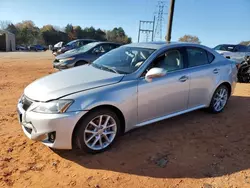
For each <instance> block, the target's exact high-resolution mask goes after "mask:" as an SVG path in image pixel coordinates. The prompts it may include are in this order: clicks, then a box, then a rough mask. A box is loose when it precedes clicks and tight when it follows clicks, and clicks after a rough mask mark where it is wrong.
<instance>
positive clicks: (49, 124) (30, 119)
mask: <svg viewBox="0 0 250 188" xmlns="http://www.w3.org/2000/svg"><path fill="white" fill-rule="evenodd" d="M17 113H18V119H19V123H20V124H21V126H22V129H23V132H24V133H25V135H26V136H27V137H28V138H30V139H31V140H36V141H41V142H42V143H43V144H45V145H46V146H48V147H51V148H55V149H72V134H73V130H74V127H75V125H76V124H77V122H78V121H79V119H80V118H81V117H82V116H83V115H84V114H85V113H87V111H77V112H68V113H64V114H41V113H36V112H32V111H29V110H27V111H25V110H24V109H23V107H22V103H20V102H18V105H17ZM51 135H53V136H54V139H53V140H51Z"/></svg>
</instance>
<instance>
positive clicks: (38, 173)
mask: <svg viewBox="0 0 250 188" xmlns="http://www.w3.org/2000/svg"><path fill="white" fill-rule="evenodd" d="M52 60H53V56H52V55H51V52H37V53H28V52H27V53H0V138H1V139H0V154H1V155H0V187H8V186H13V187H53V186H56V187H101V188H102V187H115V188H118V187H129V188H130V187H131V188H132V187H136V188H139V187H150V188H151V187H185V188H186V187H190V188H195V187H204V188H211V187H223V188H224V187H240V188H243V187H250V169H249V167H250V160H249V159H250V147H249V146H250V126H249V113H250V84H237V87H236V91H235V94H234V95H233V96H232V97H231V98H230V101H229V103H228V106H227V108H226V109H225V111H224V112H223V113H221V114H217V115H211V114H207V113H206V112H203V111H196V112H192V113H189V114H186V115H182V116H179V117H176V118H172V119H169V120H165V121H162V122H159V123H155V124H152V125H148V126H146V127H143V128H140V129H137V130H134V131H132V132H129V133H127V134H126V135H124V136H122V137H121V138H119V139H118V142H117V143H116V144H114V146H113V147H112V148H111V149H110V150H109V151H107V152H104V153H101V154H97V155H89V154H85V153H82V152H79V151H61V150H55V151H54V150H51V149H49V148H47V147H46V146H44V145H43V144H41V143H39V142H34V141H31V140H29V139H28V138H26V136H25V135H24V134H23V132H22V130H21V127H20V125H19V124H18V121H17V115H16V103H17V100H18V98H19V97H20V95H21V94H22V92H23V89H24V87H25V86H27V85H28V84H29V83H30V82H32V81H33V80H35V79H37V78H39V77H41V76H44V75H47V74H50V73H52V72H54V70H53V69H52V66H51V63H52Z"/></svg>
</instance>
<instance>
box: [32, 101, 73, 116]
mask: <svg viewBox="0 0 250 188" xmlns="http://www.w3.org/2000/svg"><path fill="white" fill-rule="evenodd" d="M73 102H74V101H73V100H57V101H51V102H46V103H38V105H37V106H36V107H35V108H34V109H33V110H32V111H33V112H38V113H44V114H61V113H64V112H66V111H67V109H68V108H69V107H70V105H71V104H72V103H73Z"/></svg>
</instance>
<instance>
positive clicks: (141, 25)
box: [138, 18, 155, 42]
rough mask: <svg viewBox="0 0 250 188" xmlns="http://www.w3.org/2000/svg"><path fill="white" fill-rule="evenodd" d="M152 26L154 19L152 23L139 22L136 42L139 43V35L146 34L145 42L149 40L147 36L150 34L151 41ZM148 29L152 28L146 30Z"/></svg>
mask: <svg viewBox="0 0 250 188" xmlns="http://www.w3.org/2000/svg"><path fill="white" fill-rule="evenodd" d="M154 25H155V18H154V21H143V20H140V22H139V32H138V42H140V36H141V33H145V34H146V41H147V42H148V40H149V34H151V33H152V39H151V40H152V41H153V36H154ZM148 27H152V28H148Z"/></svg>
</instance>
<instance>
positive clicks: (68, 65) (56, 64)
mask: <svg viewBox="0 0 250 188" xmlns="http://www.w3.org/2000/svg"><path fill="white" fill-rule="evenodd" d="M64 63H65V62H64ZM64 63H60V62H53V68H55V69H59V70H61V69H68V68H72V67H74V65H75V62H74V61H73V60H72V61H66V63H65V64H64Z"/></svg>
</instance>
